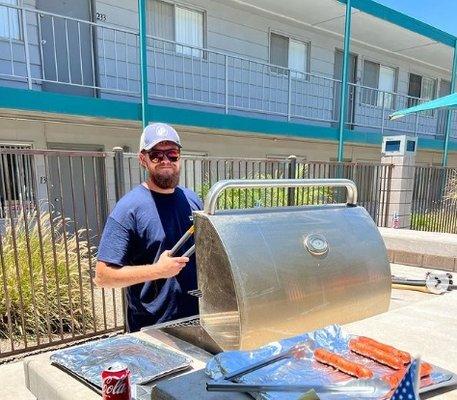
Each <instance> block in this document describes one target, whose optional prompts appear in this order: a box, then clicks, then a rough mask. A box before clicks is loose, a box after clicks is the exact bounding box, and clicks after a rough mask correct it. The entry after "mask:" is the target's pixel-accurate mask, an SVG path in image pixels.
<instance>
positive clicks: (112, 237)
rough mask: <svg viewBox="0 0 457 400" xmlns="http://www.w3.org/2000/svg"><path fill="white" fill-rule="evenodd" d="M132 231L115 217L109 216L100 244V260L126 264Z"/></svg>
mask: <svg viewBox="0 0 457 400" xmlns="http://www.w3.org/2000/svg"><path fill="white" fill-rule="evenodd" d="M130 241H131V233H130V231H129V230H128V229H127V228H125V227H124V226H123V225H122V224H120V223H119V222H117V221H116V220H115V219H114V218H113V217H109V218H108V220H107V221H106V225H105V229H104V230H103V234H102V238H101V240H100V244H99V246H98V256H97V259H98V260H99V261H104V262H106V263H109V264H114V265H117V266H121V267H122V266H124V265H125V263H126V262H127V260H128V249H129V244H130Z"/></svg>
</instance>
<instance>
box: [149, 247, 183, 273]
mask: <svg viewBox="0 0 457 400" xmlns="http://www.w3.org/2000/svg"><path fill="white" fill-rule="evenodd" d="M188 262H189V257H170V250H165V251H164V252H163V253H162V254H161V255H160V257H159V260H158V261H157V262H156V263H155V264H154V269H155V270H156V272H157V274H158V275H159V276H160V277H161V278H171V277H173V276H176V275H178V274H179V273H180V272H181V270H182V269H183V268H184V267H185V266H186V263H188Z"/></svg>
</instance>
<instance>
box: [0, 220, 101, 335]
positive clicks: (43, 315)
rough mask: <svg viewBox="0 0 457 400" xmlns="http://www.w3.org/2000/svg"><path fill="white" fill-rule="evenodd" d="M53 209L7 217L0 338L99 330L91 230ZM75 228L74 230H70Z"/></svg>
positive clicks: (0, 278)
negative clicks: (94, 306) (78, 226)
mask: <svg viewBox="0 0 457 400" xmlns="http://www.w3.org/2000/svg"><path fill="white" fill-rule="evenodd" d="M72 227H74V224H73V223H72V222H71V221H70V220H69V219H68V218H67V219H63V218H62V216H60V215H57V214H56V213H53V215H52V216H51V215H50V213H49V212H48V211H44V212H41V213H37V212H36V211H26V212H21V213H19V215H18V216H17V218H10V217H8V218H6V219H5V226H4V227H3V229H2V231H1V232H2V234H1V238H0V239H1V240H0V243H1V246H2V247H1V248H0V254H1V259H0V262H1V268H0V285H1V286H0V338H2V337H4V338H5V337H9V336H13V337H17V336H20V335H24V334H25V335H27V336H28V337H30V336H31V337H35V336H36V335H47V334H57V333H59V334H60V333H61V332H62V333H70V332H73V333H80V332H84V331H86V330H91V329H93V326H94V320H93V316H92V311H91V302H90V298H91V296H90V293H91V285H90V274H89V270H90V268H89V267H90V265H89V250H92V249H89V245H88V243H87V241H86V240H83V239H82V236H83V235H84V234H85V231H83V230H80V231H78V232H76V233H71V228H72ZM69 232H70V233H69Z"/></svg>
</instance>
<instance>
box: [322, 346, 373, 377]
mask: <svg viewBox="0 0 457 400" xmlns="http://www.w3.org/2000/svg"><path fill="white" fill-rule="evenodd" d="M314 358H315V359H316V360H317V361H319V362H321V363H323V364H327V365H330V366H332V367H334V368H336V369H338V370H339V371H341V372H344V373H345V374H348V375H351V376H355V377H356V378H362V379H369V378H372V377H373V372H372V371H371V370H369V369H368V368H366V367H364V366H363V365H361V364H357V363H355V362H352V361H349V360H347V359H346V358H344V357H342V356H340V355H338V354H335V353H332V352H331V351H328V350H325V349H322V348H320V349H316V350H314Z"/></svg>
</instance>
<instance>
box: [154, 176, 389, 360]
mask: <svg viewBox="0 0 457 400" xmlns="http://www.w3.org/2000/svg"><path fill="white" fill-rule="evenodd" d="M314 186H328V187H345V188H346V190H347V202H346V204H331V205H320V206H301V207H278V208H255V209H246V210H223V211H222V210H217V211H216V204H217V199H218V197H219V196H220V195H221V193H222V192H223V191H224V190H226V189H227V188H234V187H236V188H259V187H262V188H263V187H282V188H293V187H314ZM356 202H357V188H356V187H355V184H354V183H353V182H352V181H349V180H345V179H334V180H326V179H322V180H319V179H311V180H307V179H304V180H229V181H221V182H218V183H217V184H216V185H214V186H213V187H212V189H211V190H210V192H209V194H208V196H207V198H206V201H205V208H204V211H200V212H195V213H194V225H195V243H196V256H197V265H198V285H199V289H200V290H201V297H200V300H199V305H200V320H199V321H197V320H192V321H191V322H192V323H191V325H192V326H191V327H190V328H189V326H185V325H184V326H183V325H182V324H183V323H184V324H185V323H186V322H187V323H189V321H190V320H188V321H180V324H178V326H176V324H173V323H172V324H168V325H165V326H162V328H164V329H168V332H169V333H171V334H174V335H176V336H178V337H180V336H181V338H183V339H184V340H188V341H191V342H193V343H194V344H198V345H199V346H200V347H203V348H207V349H208V348H209V349H210V350H211V351H218V350H220V349H222V350H228V349H251V348H255V347H258V346H261V345H263V344H265V343H268V342H271V341H274V340H278V339H281V338H284V337H288V336H293V335H296V334H299V333H302V332H306V331H309V330H313V329H316V328H320V327H323V326H326V325H328V324H334V323H341V324H342V323H347V322H352V321H356V320H360V319H363V318H366V317H369V316H372V315H375V314H378V313H381V312H384V311H386V310H387V309H388V306H389V301H390V290H391V274H390V266H389V262H388V259H387V252H386V249H385V246H384V243H383V240H382V238H381V236H380V234H379V232H378V230H377V228H376V225H375V224H374V222H373V220H372V219H371V218H370V216H369V214H368V213H367V211H366V210H365V209H364V208H363V207H359V206H357V204H356ZM197 322H198V323H197ZM195 328H197V330H198V331H199V332H198V334H196V335H193V334H192V333H190V332H191V331H192V330H194V331H195ZM184 331H185V332H187V333H186V334H185V336H186V338H184V337H182V334H183V332H184ZM193 336H194V337H193ZM208 338H209V339H210V342H211V344H210V345H207V344H206V340H207V339H208Z"/></svg>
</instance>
